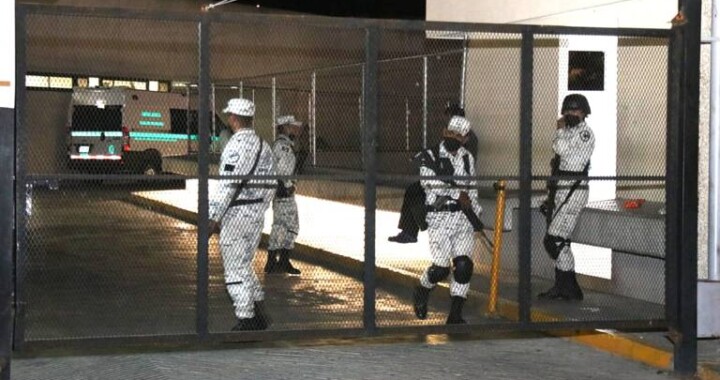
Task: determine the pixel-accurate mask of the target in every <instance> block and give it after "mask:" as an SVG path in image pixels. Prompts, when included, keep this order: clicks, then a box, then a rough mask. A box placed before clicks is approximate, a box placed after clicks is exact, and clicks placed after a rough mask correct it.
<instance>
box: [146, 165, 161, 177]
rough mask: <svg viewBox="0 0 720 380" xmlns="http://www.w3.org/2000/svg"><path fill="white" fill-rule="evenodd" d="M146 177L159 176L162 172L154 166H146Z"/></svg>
mask: <svg viewBox="0 0 720 380" xmlns="http://www.w3.org/2000/svg"><path fill="white" fill-rule="evenodd" d="M143 174H144V175H158V174H160V171H159V170H157V168H156V167H155V166H154V165H151V164H146V165H145V169H143Z"/></svg>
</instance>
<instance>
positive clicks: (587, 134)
mask: <svg viewBox="0 0 720 380" xmlns="http://www.w3.org/2000/svg"><path fill="white" fill-rule="evenodd" d="M590 137H592V134H591V133H590V131H587V130H585V131H582V132H580V140H582V141H583V142H588V141H589V140H590Z"/></svg>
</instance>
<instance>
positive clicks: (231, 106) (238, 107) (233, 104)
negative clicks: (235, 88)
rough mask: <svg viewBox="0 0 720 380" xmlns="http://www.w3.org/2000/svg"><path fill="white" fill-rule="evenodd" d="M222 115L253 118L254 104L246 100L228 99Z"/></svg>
mask: <svg viewBox="0 0 720 380" xmlns="http://www.w3.org/2000/svg"><path fill="white" fill-rule="evenodd" d="M223 113H232V114H235V115H238V116H255V104H254V103H253V102H252V101H251V100H248V99H243V98H234V99H230V100H228V104H227V107H225V109H224V110H223Z"/></svg>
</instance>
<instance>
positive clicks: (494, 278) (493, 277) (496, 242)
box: [488, 180, 505, 315]
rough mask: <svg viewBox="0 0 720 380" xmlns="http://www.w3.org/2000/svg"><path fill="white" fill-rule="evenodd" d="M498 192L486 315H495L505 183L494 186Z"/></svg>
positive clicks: (502, 181)
mask: <svg viewBox="0 0 720 380" xmlns="http://www.w3.org/2000/svg"><path fill="white" fill-rule="evenodd" d="M496 188H497V190H498V195H497V202H496V207H495V230H494V234H493V255H492V266H491V269H490V300H489V302H488V314H489V315H495V314H496V313H497V297H498V296H497V293H498V275H499V272H500V248H501V247H502V232H503V219H504V215H505V181H504V180H500V181H499V182H498V183H497V184H496Z"/></svg>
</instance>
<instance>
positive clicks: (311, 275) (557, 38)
mask: <svg viewBox="0 0 720 380" xmlns="http://www.w3.org/2000/svg"><path fill="white" fill-rule="evenodd" d="M17 30H18V33H17V39H18V44H17V50H18V73H19V74H18V81H17V89H18V90H17V91H18V95H17V120H16V125H17V128H16V130H17V132H16V133H17V138H16V139H17V143H16V160H17V165H16V177H15V186H16V187H15V190H16V199H15V204H16V225H15V226H16V241H17V252H16V256H15V269H16V270H15V329H14V344H15V348H16V349H22V348H23V347H26V346H31V345H39V346H43V345H53V344H67V343H71V342H72V343H77V344H87V343H91V344H105V343H113V344H115V343H116V342H132V343H135V342H143V341H145V342H148V343H150V342H163V341H191V342H200V341H205V340H238V341H242V340H257V339H263V340H264V339H288V338H302V337H318V336H359V335H365V334H383V333H387V334H390V333H399V332H413V333H414V332H420V333H441V332H470V331H484V330H555V329H613V328H614V329H648V328H651V329H670V330H671V331H676V332H678V333H679V334H680V336H682V337H683V339H680V342H681V343H679V344H677V347H678V353H679V355H676V357H680V358H681V359H676V360H681V363H682V364H681V366H682V365H686V366H687V367H686V368H689V367H690V366H694V361H693V360H694V348H693V347H694V337H693V338H690V335H693V334H691V333H690V332H691V331H694V330H693V329H694V323H695V322H694V320H695V317H694V315H695V314H694V310H695V308H694V302H695V297H694V294H695V283H694V281H695V280H696V276H695V274H696V273H695V271H696V268H695V265H696V261H697V260H696V259H697V257H696V256H697V253H696V247H695V246H696V231H695V230H694V228H695V227H694V226H695V225H694V224H693V223H692V222H693V220H692V215H695V214H696V210H697V199H696V197H697V196H696V193H693V191H695V189H696V187H695V184H696V182H697V179H696V173H695V171H694V170H695V169H696V168H697V151H696V149H697V148H696V144H695V143H696V142H697V115H696V111H697V110H696V108H694V107H696V105H697V94H696V92H697V91H696V89H697V78H696V75H694V73H695V72H694V71H692V70H687V68H688V67H689V66H690V65H689V63H690V62H691V61H692V62H695V63H697V61H696V60H695V59H696V58H694V57H695V56H694V54H695V53H694V52H693V51H692V49H694V47H691V46H689V45H688V43H687V41H689V40H688V38H690V37H689V36H687V35H686V33H688V32H687V31H684V30H683V29H682V28H679V29H677V28H676V29H673V30H670V31H665V30H643V29H596V28H571V27H534V26H521V25H479V24H457V23H424V22H400V21H378V20H357V19H342V20H340V19H329V18H320V17H317V18H316V17H290V16H275V15H260V14H258V15H249V14H227V13H223V14H218V13H213V12H208V13H204V14H202V15H197V14H172V13H171V14H168V13H152V12H136V11H118V10H98V9H92V10H84V9H77V8H64V7H44V6H25V5H19V6H18V18H17ZM583 36H584V37H585V38H587V39H588V40H592V39H593V38H594V39H598V38H615V39H616V40H617V45H616V50H614V51H615V52H616V54H617V56H616V58H615V60H614V61H613V60H612V59H610V60H607V59H606V60H604V61H602V62H604V66H603V67H601V68H599V69H598V66H597V61H596V58H597V53H598V51H595V50H592V49H588V50H576V49H575V48H573V49H571V51H569V52H566V50H567V49H566V47H567V46H566V45H565V44H567V43H568V40H570V39H577V38H582V37H583ZM565 54H569V55H571V56H574V57H575V58H572V57H568V56H566V55H565ZM600 57H601V59H603V57H602V54H601V55H600ZM605 58H607V57H605ZM561 62H566V63H567V64H568V65H569V66H568V68H567V74H568V78H565V77H563V75H564V74H563V73H564V72H565V70H563V69H561V68H560V67H561V66H560V65H561ZM601 66H602V65H601ZM598 70H600V72H601V73H602V74H603V75H605V74H606V73H608V72H610V71H613V72H614V73H615V74H614V75H615V78H616V79H615V80H614V83H613V82H606V83H603V84H600V87H599V88H598V87H597V86H598V82H597V78H595V79H592V78H591V77H592V75H593V73H595V74H597V72H598ZM581 72H582V73H581ZM578 73H580V74H578ZM575 75H580V77H579V78H580V81H581V82H582V79H583V78H584V79H585V80H587V81H589V82H587V83H584V84H583V83H581V82H577V77H576V76H575ZM573 78H576V79H573ZM574 80H575V82H573V81H574ZM583 86H585V87H583ZM588 86H589V87H588ZM593 86H594V87H593ZM111 87H113V88H120V87H121V88H123V90H122V91H123V94H124V95H123V96H124V98H123V99H124V100H123V103H122V104H119V105H118V106H119V107H121V108H122V109H123V110H124V111H122V112H124V114H123V115H124V116H122V125H121V128H119V129H118V131H117V132H116V131H114V130H110V129H108V130H104V131H95V130H91V129H92V128H90V129H88V128H84V129H83V128H78V127H76V125H75V121H74V120H73V119H72V117H75V116H73V115H75V114H76V111H75V108H76V107H79V104H80V105H84V106H90V107H92V108H93V109H96V111H97V110H102V112H106V111H110V110H112V107H113V104H114V103H113V104H110V103H107V102H106V101H104V100H103V102H102V104H101V103H100V102H98V101H97V100H96V99H90V98H86V99H85V102H84V103H83V101H79V100H78V99H80V97H79V95H78V94H80V93H81V92H82V91H84V90H88V89H93V88H94V89H96V90H97V89H107V88H111ZM567 90H572V91H581V92H583V93H587V94H590V95H593V94H598V93H603V91H607V92H611V91H612V92H614V96H613V97H612V99H614V100H615V105H616V108H615V109H614V110H613V111H614V113H615V114H616V117H615V123H614V125H613V126H612V128H614V129H615V133H616V140H615V144H614V145H615V147H616V149H617V151H616V154H615V160H616V164H615V165H614V174H613V175H592V172H591V175H590V177H589V178H588V180H589V181H590V183H591V186H592V185H593V184H600V183H606V184H608V183H609V184H611V185H610V186H611V187H612V189H613V191H614V194H616V196H615V197H613V198H612V199H608V200H606V201H605V202H601V201H597V202H594V203H593V202H591V204H590V206H589V207H590V210H588V209H586V211H585V213H586V215H584V216H583V218H584V219H582V222H581V223H580V224H579V227H578V228H582V229H583V231H585V232H586V233H585V234H584V235H583V237H577V239H578V241H581V242H584V243H587V244H594V245H598V246H600V245H603V246H605V247H609V248H612V253H610V254H609V256H607V257H606V259H605V261H604V262H603V263H601V266H602V265H604V267H603V268H605V269H598V270H600V271H606V272H607V271H609V272H610V273H609V275H608V274H607V273H606V275H605V278H603V277H602V276H599V275H597V274H594V272H593V273H590V274H587V275H581V276H580V283H581V285H582V287H583V288H584V289H585V299H584V300H583V301H582V302H580V303H562V302H561V303H557V302H547V301H538V300H537V299H536V297H535V295H536V294H537V293H538V292H540V291H542V290H545V289H544V288H545V287H547V286H549V285H551V284H552V283H551V281H552V262H551V261H550V260H549V259H548V258H547V257H546V254H545V252H544V249H543V245H542V243H541V241H542V237H543V234H544V228H545V226H544V221H543V219H542V216H541V215H540V213H539V212H538V211H537V208H536V207H537V206H538V200H540V199H541V198H543V197H544V192H545V190H544V186H545V181H547V180H548V179H553V178H554V177H552V176H551V175H550V167H549V165H548V162H549V160H550V158H551V157H552V149H551V143H552V141H551V140H552V137H553V135H554V129H555V120H556V118H557V115H558V113H557V111H558V109H559V101H560V100H561V95H562V94H563V93H565V91H567ZM590 95H588V96H590ZM233 97H245V98H250V99H252V100H253V101H254V102H255V104H256V114H255V121H254V123H255V130H256V131H257V133H258V134H259V135H260V136H261V137H262V138H264V139H265V140H267V141H268V142H272V140H273V139H274V137H275V133H276V130H275V120H276V119H277V118H278V117H279V116H281V115H286V114H293V115H295V116H296V117H297V118H299V119H301V120H303V121H305V122H307V127H308V128H307V131H308V133H307V135H306V136H305V137H304V140H303V142H300V143H299V144H300V150H301V151H302V152H303V154H304V156H303V157H304V165H303V166H302V170H301V171H300V172H299V174H297V175H293V176H290V177H273V178H272V179H278V178H280V179H297V180H298V188H297V189H298V195H299V200H298V202H299V205H300V206H299V207H300V224H301V227H300V236H299V238H298V241H297V245H296V249H295V253H294V254H295V256H294V259H296V260H297V262H298V266H299V267H300V269H302V271H303V272H302V275H301V276H300V277H299V278H291V277H285V276H278V275H265V274H263V273H262V272H263V268H262V265H263V261H262V260H264V258H265V255H266V250H265V249H266V241H265V240H263V242H261V245H260V249H259V250H258V252H257V255H256V258H255V262H254V265H255V271H256V272H257V273H258V274H259V275H260V279H261V282H262V284H263V286H264V287H265V291H266V294H267V296H266V297H267V298H266V300H267V301H266V302H267V303H268V306H269V309H270V312H271V314H272V315H273V319H274V323H273V325H272V326H271V327H270V328H269V329H268V330H266V331H258V332H241V333H234V332H231V331H230V327H232V325H233V324H234V322H235V317H234V315H233V314H232V305H231V302H230V300H229V299H228V298H227V295H226V293H225V286H224V279H223V271H222V261H221V257H220V254H219V248H218V242H217V238H211V239H210V240H208V239H206V238H205V237H206V236H208V232H209V230H208V197H209V193H210V192H211V191H212V186H214V183H217V181H218V180H219V179H220V176H218V175H217V165H218V158H219V155H218V153H219V152H220V151H221V149H222V142H223V140H222V134H221V133H220V132H221V131H222V129H223V124H224V123H226V120H225V118H224V116H223V115H222V112H221V111H222V109H223V108H224V107H225V104H226V102H227V100H228V99H230V98H233ZM591 99H592V98H591ZM448 103H459V104H460V105H463V106H464V108H465V110H466V114H467V117H468V119H469V120H470V121H471V123H472V124H473V130H474V132H475V133H476V134H477V135H478V140H479V148H478V153H477V164H476V168H477V176H476V177H474V178H473V180H475V181H477V184H478V187H479V189H480V198H479V200H480V202H481V203H482V204H483V206H484V209H485V211H484V214H483V216H482V219H483V221H485V224H486V225H488V226H492V225H493V223H492V221H493V220H494V218H495V210H494V208H495V206H494V205H495V199H496V192H495V189H494V184H496V183H497V182H498V181H505V182H506V188H507V196H508V202H507V205H508V206H507V209H506V214H507V217H506V218H505V219H504V220H503V224H502V229H503V230H504V244H503V247H502V254H501V256H500V257H501V261H502V266H501V270H500V281H499V285H498V289H499V291H498V292H499V303H498V306H497V311H496V312H494V313H492V315H488V311H487V302H488V294H489V291H490V289H489V288H490V284H489V277H490V275H491V273H490V272H491V269H490V268H491V266H492V265H491V261H492V258H491V252H490V251H489V250H488V249H487V248H486V247H485V246H484V245H483V244H482V242H481V240H480V239H481V237H480V236H479V235H478V236H477V237H476V244H475V246H474V249H473V250H474V254H473V256H474V257H473V260H474V262H475V273H474V277H473V280H472V282H471V285H470V286H471V287H470V292H469V297H468V301H467V306H466V311H465V314H466V316H467V318H466V319H468V322H469V323H468V324H467V325H445V324H444V322H445V317H446V314H447V309H448V302H449V298H448V295H447V289H446V288H445V287H444V286H441V287H440V288H439V289H438V290H436V291H435V292H434V293H433V296H432V297H433V298H432V301H431V304H430V307H431V312H430V317H429V318H428V319H427V320H417V319H415V317H414V315H413V311H412V289H413V287H414V286H415V284H416V283H417V281H418V276H419V275H420V274H421V273H422V271H423V270H424V269H425V268H426V267H427V265H429V260H430V257H429V255H428V253H427V243H426V242H425V240H424V238H421V239H420V242H418V243H416V244H414V245H412V248H407V247H410V246H411V245H404V246H401V245H399V244H395V243H386V242H385V240H386V237H387V235H390V234H393V233H394V232H395V231H394V230H390V231H388V230H387V228H394V223H395V222H396V221H397V214H396V212H397V211H398V210H399V209H400V204H401V202H402V196H403V191H404V187H405V186H406V185H408V184H409V183H411V182H413V181H416V180H418V179H419V178H420V177H419V175H418V172H417V169H416V167H415V166H413V164H412V163H411V162H410V159H411V158H412V156H413V155H414V154H415V153H416V152H417V151H419V150H422V149H423V148H425V147H429V146H431V145H433V144H435V143H436V142H437V141H438V140H439V138H440V132H441V130H442V129H443V128H444V127H445V125H446V124H445V123H446V117H445V116H443V115H442V112H443V109H444V108H445V107H446V105H447V104H448ZM93 112H95V111H93ZM131 113H132V115H130V114H131ZM202 115H208V117H203V116H202ZM71 116H72V117H71ZM93 117H98V116H93ZM597 117H598V118H601V117H603V116H602V115H599V116H597ZM610 119H612V118H610ZM592 120H593V119H592V118H590V122H589V123H590V124H591V126H592V127H593V128H595V129H596V131H598V132H596V133H602V132H601V130H602V129H603V128H605V127H606V126H603V125H593V124H592ZM599 120H600V119H599ZM603 120H604V119H603ZM611 124H612V123H611ZM116 133H117V134H116ZM126 133H127V135H126ZM112 136H116V137H121V138H127V139H128V141H129V147H127V152H137V154H135V155H134V156H132V159H131V155H130V154H127V152H126V150H125V146H122V147H121V148H120V149H121V150H122V151H123V153H122V154H120V152H119V151H115V149H116V148H114V147H111V146H112V144H107V143H106V139H111V138H112ZM83 137H84V138H87V139H88V140H80V138H83ZM93 138H96V140H92V139H93ZM78 141H80V142H78ZM107 141H110V140H107ZM611 145H613V144H611ZM81 147H84V148H82V149H96V148H99V147H102V149H106V150H107V151H106V152H104V154H103V155H102V158H97V159H95V158H94V157H93V158H92V159H91V157H90V156H89V155H88V154H87V150H86V151H84V152H83V151H82V149H81ZM150 150H157V151H159V152H160V155H161V158H162V160H161V164H160V165H161V166H154V165H151V164H150V162H155V161H152V160H150V158H149V157H151V153H148V151H150ZM305 157H306V158H305ZM603 158H604V157H603V156H602V155H597V154H596V155H595V156H594V160H596V162H599V161H602V160H603ZM605 158H607V157H605ZM78 161H80V163H79V164H78ZM598 166H599V164H598ZM149 169H152V170H149ZM149 174H155V175H149ZM243 178H252V176H250V177H247V176H246V177H241V178H237V179H238V180H240V179H243ZM457 179H462V178H457ZM635 199H641V200H642V201H644V204H641V206H640V209H638V210H636V209H630V208H626V206H627V207H632V206H628V205H627V204H626V203H625V201H627V200H635ZM642 201H641V202H642ZM270 219H271V218H270ZM388 221H389V222H388ZM608 221H609V222H608ZM388 223H390V224H388ZM608 223H609V224H608ZM618 223H619V224H618ZM266 232H267V231H266ZM576 235H577V234H576ZM623 242H624V244H625V245H622V244H623ZM658 247H659V248H658ZM586 257H589V258H590V259H593V260H595V259H597V257H595V256H593V255H592V254H590V256H586ZM576 260H580V259H576ZM601 261H602V260H601ZM608 265H609V268H610V269H607V268H608ZM594 269H597V268H590V272H592V270H594ZM688 334H690V335H688ZM693 336H694V335H693ZM677 365H678V364H677V362H676V368H681V367H677Z"/></svg>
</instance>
